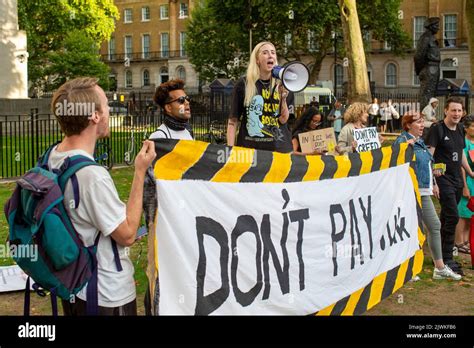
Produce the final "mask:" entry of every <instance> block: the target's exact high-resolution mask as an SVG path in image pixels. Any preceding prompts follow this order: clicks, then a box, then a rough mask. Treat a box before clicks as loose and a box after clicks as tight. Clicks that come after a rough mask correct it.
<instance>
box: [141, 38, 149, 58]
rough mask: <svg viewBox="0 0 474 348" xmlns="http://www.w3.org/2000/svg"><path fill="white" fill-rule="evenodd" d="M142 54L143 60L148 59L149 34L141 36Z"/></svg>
mask: <svg viewBox="0 0 474 348" xmlns="http://www.w3.org/2000/svg"><path fill="white" fill-rule="evenodd" d="M142 52H143V53H142V54H143V59H148V58H150V34H143V36H142Z"/></svg>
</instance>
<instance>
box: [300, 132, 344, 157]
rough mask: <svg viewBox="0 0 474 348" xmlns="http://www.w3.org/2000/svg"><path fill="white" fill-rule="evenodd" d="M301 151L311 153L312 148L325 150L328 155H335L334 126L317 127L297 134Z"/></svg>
mask: <svg viewBox="0 0 474 348" xmlns="http://www.w3.org/2000/svg"><path fill="white" fill-rule="evenodd" d="M298 138H299V141H300V146H301V152H304V153H311V152H313V151H314V150H319V151H322V150H327V154H328V155H336V152H335V151H336V150H335V149H336V145H337V142H336V135H335V134H334V128H332V127H331V128H324V129H317V130H313V131H309V132H305V133H300V134H298Z"/></svg>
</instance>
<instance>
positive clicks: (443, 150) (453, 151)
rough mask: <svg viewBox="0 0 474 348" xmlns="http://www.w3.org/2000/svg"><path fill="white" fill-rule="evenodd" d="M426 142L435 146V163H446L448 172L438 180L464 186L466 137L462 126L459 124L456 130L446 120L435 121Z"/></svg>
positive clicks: (459, 186)
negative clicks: (463, 163)
mask: <svg viewBox="0 0 474 348" xmlns="http://www.w3.org/2000/svg"><path fill="white" fill-rule="evenodd" d="M426 144H427V145H429V146H432V147H435V152H434V156H433V157H434V160H435V164H436V163H444V164H446V173H445V174H444V175H442V176H440V177H438V178H436V181H437V182H438V183H440V184H442V183H443V182H444V181H446V183H448V184H452V185H454V186H455V187H457V188H461V187H463V186H464V183H463V180H462V175H461V166H462V154H463V150H464V147H465V139H464V131H463V129H462V127H461V126H460V125H457V127H456V130H451V129H449V128H448V127H447V126H446V124H445V123H444V122H439V123H435V124H433V125H432V126H431V127H430V131H429V133H428V138H427V141H426Z"/></svg>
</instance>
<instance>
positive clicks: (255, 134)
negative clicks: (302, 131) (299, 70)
mask: <svg viewBox="0 0 474 348" xmlns="http://www.w3.org/2000/svg"><path fill="white" fill-rule="evenodd" d="M277 65H278V61H277V54H276V50H275V46H274V45H273V44H272V43H271V42H266V41H265V42H260V43H259V44H257V45H256V46H255V48H254V49H253V51H252V54H251V55H250V61H249V65H248V68H247V74H246V76H245V77H242V78H241V79H240V80H239V81H238V82H237V84H236V85H235V87H234V91H233V97H232V106H231V112H230V115H229V121H228V125H227V144H228V145H230V146H234V143H235V145H237V146H243V147H250V148H254V149H260V150H268V151H278V152H291V151H292V150H293V146H292V143H291V133H290V130H289V128H288V125H287V122H288V118H289V116H290V114H294V106H293V94H292V93H290V92H288V91H287V90H286V89H285V88H283V85H281V84H278V83H277V82H276V80H275V79H274V78H273V77H272V69H273V67H275V66H277ZM239 121H240V125H241V126H240V128H239V133H238V136H237V141H235V135H236V132H237V128H238V122H239Z"/></svg>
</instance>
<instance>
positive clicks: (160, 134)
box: [150, 123, 193, 140]
mask: <svg viewBox="0 0 474 348" xmlns="http://www.w3.org/2000/svg"><path fill="white" fill-rule="evenodd" d="M150 139H178V140H193V137H192V136H191V133H189V131H188V130H187V129H183V130H180V131H175V130H173V129H171V128H170V127H168V126H167V125H166V124H164V123H163V124H162V125H161V126H159V127H158V128H157V130H156V132H154V133H152V134H151V135H150Z"/></svg>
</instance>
